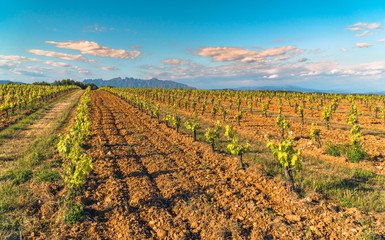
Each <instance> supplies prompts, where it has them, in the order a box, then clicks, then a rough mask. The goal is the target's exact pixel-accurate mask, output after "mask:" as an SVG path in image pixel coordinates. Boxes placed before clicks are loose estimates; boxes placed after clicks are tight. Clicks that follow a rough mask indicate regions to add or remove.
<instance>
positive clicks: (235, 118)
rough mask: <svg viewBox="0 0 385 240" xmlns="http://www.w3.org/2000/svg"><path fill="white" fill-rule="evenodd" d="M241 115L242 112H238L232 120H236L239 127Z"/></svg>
mask: <svg viewBox="0 0 385 240" xmlns="http://www.w3.org/2000/svg"><path fill="white" fill-rule="evenodd" d="M242 114H243V111H239V112H238V113H237V114H236V115H235V116H234V120H236V121H237V122H238V125H240V121H241V119H242Z"/></svg>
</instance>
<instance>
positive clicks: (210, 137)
mask: <svg viewBox="0 0 385 240" xmlns="http://www.w3.org/2000/svg"><path fill="white" fill-rule="evenodd" d="M221 128H222V127H221V126H220V121H218V122H217V123H216V125H215V127H214V128H208V129H207V130H206V133H205V138H206V141H207V142H209V143H210V144H211V147H212V150H214V142H215V140H216V139H218V138H219V130H221Z"/></svg>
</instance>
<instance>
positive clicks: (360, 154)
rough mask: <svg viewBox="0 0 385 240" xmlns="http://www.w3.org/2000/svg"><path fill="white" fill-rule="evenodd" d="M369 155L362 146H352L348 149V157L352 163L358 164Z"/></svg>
mask: <svg viewBox="0 0 385 240" xmlns="http://www.w3.org/2000/svg"><path fill="white" fill-rule="evenodd" d="M368 156H369V154H368V153H367V152H366V151H365V149H363V148H362V146H361V145H358V146H354V145H353V146H350V147H348V148H346V157H347V158H348V159H349V161H350V162H354V163H358V162H360V161H362V160H364V159H365V158H367V157H368Z"/></svg>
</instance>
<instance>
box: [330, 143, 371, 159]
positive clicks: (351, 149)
mask: <svg viewBox="0 0 385 240" xmlns="http://www.w3.org/2000/svg"><path fill="white" fill-rule="evenodd" d="M325 152H326V154H328V155H330V156H333V157H341V156H346V158H347V159H348V160H349V161H350V162H353V163H358V162H360V161H362V160H364V159H366V158H368V157H369V154H368V153H367V152H366V150H365V149H364V148H363V147H362V145H358V146H351V145H348V144H333V143H331V142H328V143H326V149H325Z"/></svg>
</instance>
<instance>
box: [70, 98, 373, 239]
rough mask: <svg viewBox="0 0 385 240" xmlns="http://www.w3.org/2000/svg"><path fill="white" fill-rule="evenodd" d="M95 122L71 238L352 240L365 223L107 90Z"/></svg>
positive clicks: (97, 102)
mask: <svg viewBox="0 0 385 240" xmlns="http://www.w3.org/2000/svg"><path fill="white" fill-rule="evenodd" d="M91 121H92V133H91V137H90V139H89V141H88V143H87V146H86V148H89V149H88V151H89V152H90V153H91V155H92V157H93V159H94V170H93V174H92V176H91V177H90V180H89V181H88V183H87V186H86V191H85V194H84V196H82V201H83V202H84V203H85V205H86V209H87V213H88V217H87V218H86V220H85V221H84V223H82V224H80V225H78V226H75V227H73V228H72V229H71V231H69V232H70V233H67V234H64V235H66V236H67V237H68V236H70V237H73V238H78V239H80V238H94V239H119V238H121V239H228V238H232V239H264V238H265V239H273V238H279V239H282V238H284V239H303V238H306V237H308V238H329V239H333V238H335V239H342V238H345V239H346V238H356V237H358V236H360V234H361V232H363V231H364V230H365V228H364V227H363V226H362V225H361V224H360V218H364V217H367V215H365V213H362V212H358V211H355V210H353V211H350V210H349V209H344V210H343V211H344V212H343V214H342V213H341V212H342V211H341V209H340V208H338V207H337V206H336V205H333V204H329V203H327V202H312V200H310V201H308V200H305V199H303V200H301V199H298V198H296V197H294V196H291V195H290V194H289V193H287V191H286V190H285V188H284V186H283V185H282V184H281V182H280V181H279V180H276V179H273V178H271V177H267V176H266V175H265V174H263V173H262V171H261V170H260V168H259V167H258V166H253V167H250V168H248V169H247V170H241V171H239V170H237V167H236V164H235V160H234V159H233V158H232V157H230V156H227V155H225V154H221V153H217V152H215V153H213V152H211V150H210V147H209V146H208V145H207V144H205V143H201V142H193V141H192V138H191V137H190V136H186V135H183V134H176V133H175V130H174V129H171V128H168V127H167V126H165V125H164V124H158V123H157V121H156V120H155V119H151V118H150V117H149V116H147V115H145V114H143V113H142V112H140V111H138V110H137V109H135V108H133V107H132V106H130V105H129V104H128V103H126V102H125V101H123V100H122V99H120V98H118V97H116V96H114V95H112V94H110V93H107V92H103V91H98V92H92V106H91ZM346 212H349V214H346ZM358 215H359V216H360V217H357V216H358ZM371 217H373V216H371Z"/></svg>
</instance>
